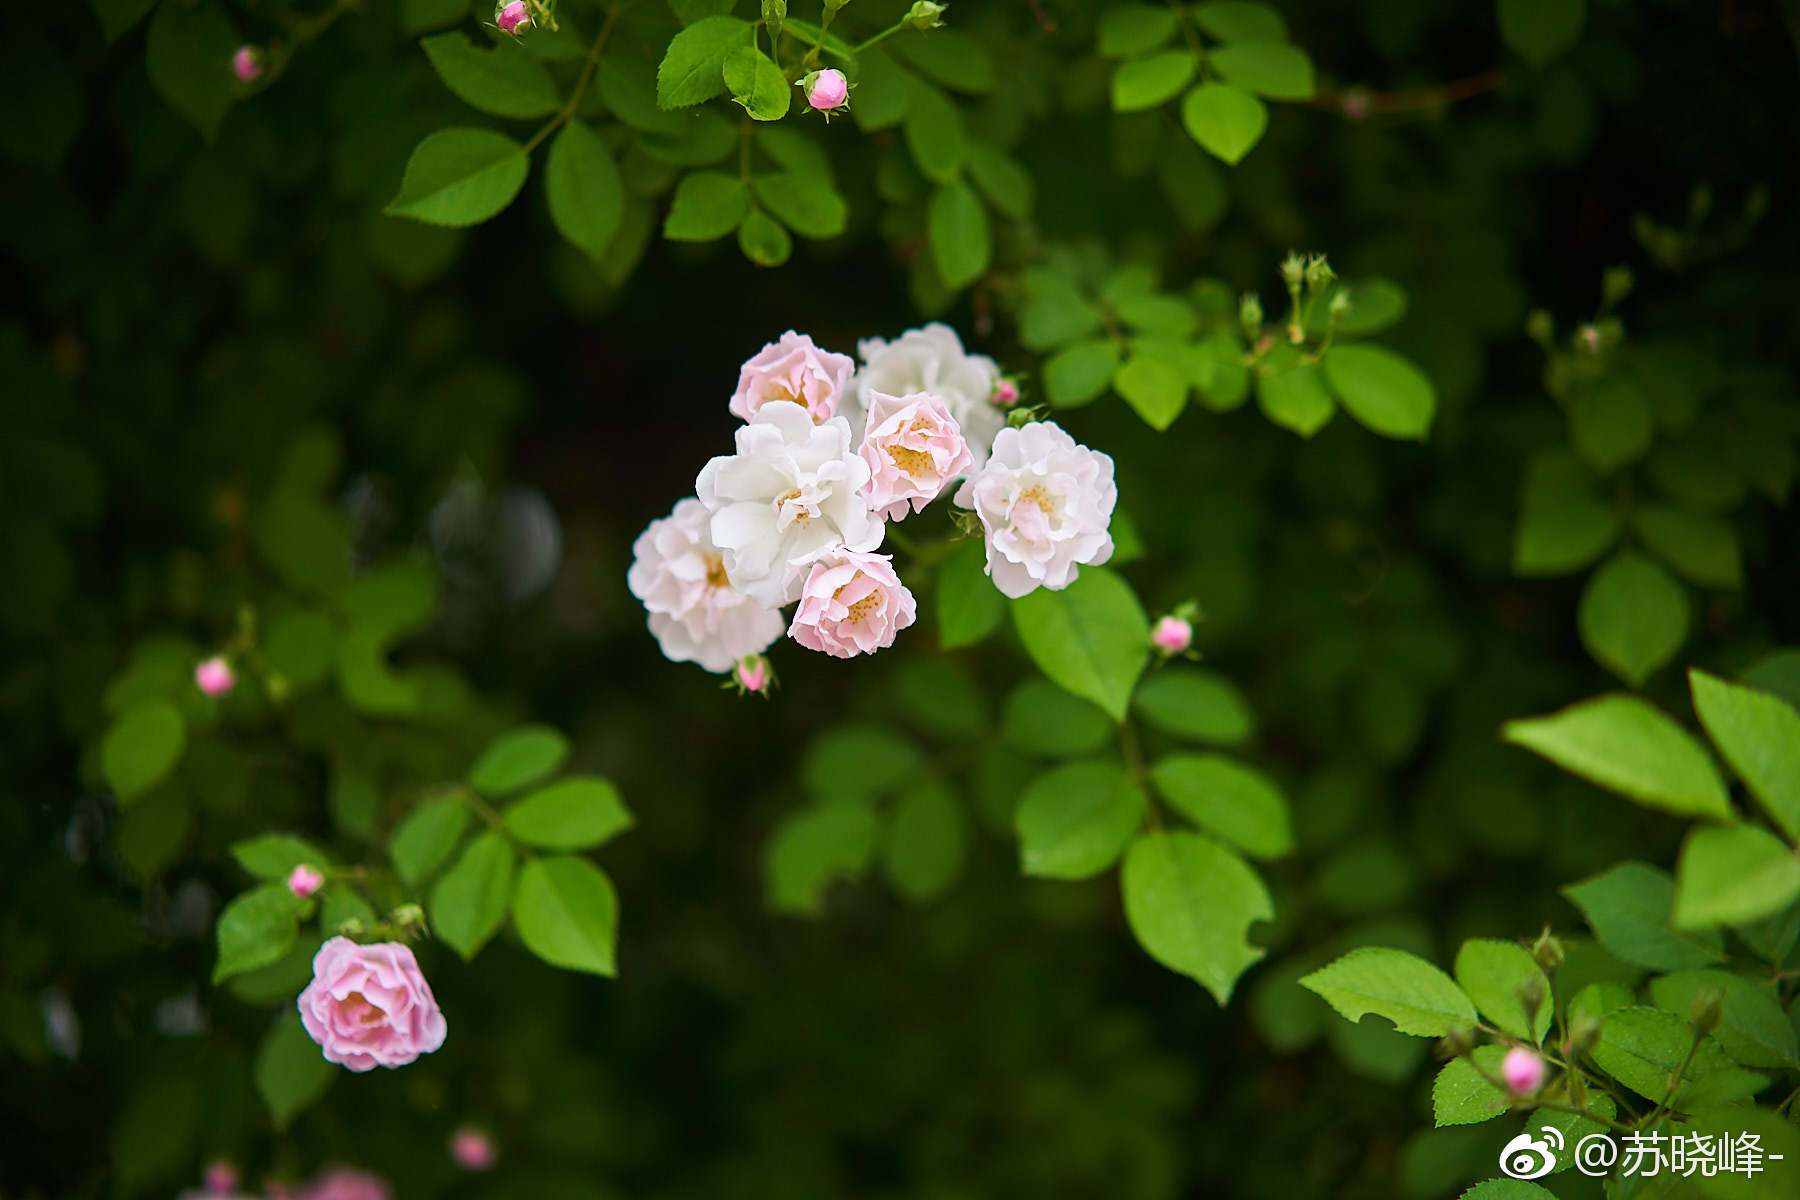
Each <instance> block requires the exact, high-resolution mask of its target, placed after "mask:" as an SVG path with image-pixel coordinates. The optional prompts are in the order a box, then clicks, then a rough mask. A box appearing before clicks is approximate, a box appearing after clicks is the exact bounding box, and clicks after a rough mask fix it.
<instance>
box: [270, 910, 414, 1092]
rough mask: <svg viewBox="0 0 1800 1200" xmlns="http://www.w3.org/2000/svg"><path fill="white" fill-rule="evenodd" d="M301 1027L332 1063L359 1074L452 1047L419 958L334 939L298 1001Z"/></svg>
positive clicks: (397, 949) (318, 957) (399, 948)
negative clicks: (445, 1042) (445, 1039)
mask: <svg viewBox="0 0 1800 1200" xmlns="http://www.w3.org/2000/svg"><path fill="white" fill-rule="evenodd" d="M297 1007H298V1008H299V1009H300V1023H301V1024H302V1025H303V1026H305V1027H306V1032H307V1033H308V1034H309V1035H310V1036H311V1037H312V1040H313V1041H315V1042H317V1043H319V1047H320V1048H321V1049H322V1050H323V1051H324V1052H325V1060H326V1061H327V1062H334V1063H342V1064H343V1065H344V1066H346V1067H348V1068H350V1069H351V1070H352V1071H368V1070H372V1069H374V1068H375V1067H399V1066H404V1065H406V1064H407V1063H409V1062H411V1061H413V1059H415V1058H417V1057H419V1055H421V1054H429V1053H431V1052H432V1051H433V1050H436V1049H437V1048H438V1047H439V1046H441V1045H443V1044H444V1032H445V1025H444V1014H443V1013H442V1012H440V1011H439V1010H438V1005H437V1000H436V998H435V997H433V996H432V994H431V985H430V984H428V983H426V982H425V975H424V973H423V972H421V971H420V970H419V963H418V960H417V959H415V958H414V957H413V952H412V950H411V949H409V948H408V947H406V946H403V945H401V944H400V943H398V942H377V943H375V944H373V945H369V946H359V945H357V944H356V943H355V942H353V941H351V940H350V939H349V938H345V937H334V938H332V939H331V940H330V941H328V942H326V943H325V944H324V945H323V946H320V947H319V952H318V953H317V954H315V955H314V956H313V978H312V982H311V983H309V984H307V985H306V990H305V991H303V992H301V993H300V998H299V1000H298V1001H297Z"/></svg>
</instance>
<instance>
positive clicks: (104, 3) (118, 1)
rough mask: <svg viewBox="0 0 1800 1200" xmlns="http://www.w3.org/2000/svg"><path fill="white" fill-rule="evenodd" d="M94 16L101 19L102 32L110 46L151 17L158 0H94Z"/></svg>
mask: <svg viewBox="0 0 1800 1200" xmlns="http://www.w3.org/2000/svg"><path fill="white" fill-rule="evenodd" d="M92 3H93V7H94V15H95V16H97V17H99V18H100V32H101V34H102V35H103V36H104V37H105V39H106V42H107V44H108V45H111V44H112V43H113V42H116V41H118V40H119V36H120V35H121V34H124V33H127V32H129V31H130V30H131V28H132V26H134V25H136V24H137V23H138V22H139V21H141V20H143V19H144V18H145V17H147V16H149V15H150V10H151V9H153V8H155V7H156V0H92Z"/></svg>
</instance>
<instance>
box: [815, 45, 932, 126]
mask: <svg viewBox="0 0 1800 1200" xmlns="http://www.w3.org/2000/svg"><path fill="white" fill-rule="evenodd" d="M789 24H790V26H791V25H792V22H791V21H790V22H789ZM856 64H857V67H858V69H859V70H860V72H861V73H860V74H859V75H858V77H857V79H856V96H855V101H856V102H855V103H854V104H852V105H851V106H850V116H851V117H852V118H853V119H854V120H855V121H856V124H857V127H858V128H859V129H861V130H862V131H863V132H864V133H875V132H877V131H878V130H882V129H891V128H892V127H894V126H895V125H898V124H899V123H900V122H901V121H904V120H905V119H906V113H907V110H908V109H909V108H910V107H911V106H912V95H911V92H910V91H909V90H908V87H907V79H908V78H909V77H908V75H907V74H906V72H904V71H902V70H901V69H900V68H899V67H897V66H895V65H894V60H893V59H891V58H889V57H888V56H887V53H886V51H883V50H879V49H877V50H865V51H863V52H862V53H861V54H859V55H857V56H856Z"/></svg>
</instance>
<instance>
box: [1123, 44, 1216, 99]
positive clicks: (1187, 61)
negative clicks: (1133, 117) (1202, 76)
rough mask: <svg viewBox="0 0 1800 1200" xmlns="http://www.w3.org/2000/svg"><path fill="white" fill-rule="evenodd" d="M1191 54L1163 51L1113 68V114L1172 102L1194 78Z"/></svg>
mask: <svg viewBox="0 0 1800 1200" xmlns="http://www.w3.org/2000/svg"><path fill="white" fill-rule="evenodd" d="M1194 70H1195V61H1194V52H1193V51H1192V50H1164V51H1163V52H1162V53H1160V54H1152V55H1151V56H1150V57H1148V58H1140V59H1135V60H1133V61H1131V62H1122V63H1120V64H1119V65H1118V66H1117V67H1115V68H1113V77H1112V106H1113V111H1114V112H1122V113H1125V112H1142V111H1143V110H1145V109H1147V108H1155V107H1156V106H1157V105H1159V104H1163V103H1165V102H1166V101H1169V100H1173V99H1174V98H1175V97H1176V95H1177V94H1179V93H1180V91H1181V89H1182V88H1184V87H1186V86H1187V85H1188V81H1189V80H1190V79H1192V78H1193V77H1194Z"/></svg>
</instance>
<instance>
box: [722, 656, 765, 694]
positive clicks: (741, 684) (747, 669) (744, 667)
mask: <svg viewBox="0 0 1800 1200" xmlns="http://www.w3.org/2000/svg"><path fill="white" fill-rule="evenodd" d="M731 681H732V682H733V683H735V684H736V685H737V687H738V692H739V694H743V693H746V692H755V693H756V694H757V695H759V696H767V695H768V694H769V689H770V688H771V687H773V686H774V684H775V668H774V667H773V666H771V665H770V664H769V660H768V659H767V658H765V657H763V656H762V655H760V654H752V655H749V656H748V657H746V658H740V659H738V661H737V665H736V666H735V667H733V668H732V669H731Z"/></svg>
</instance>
